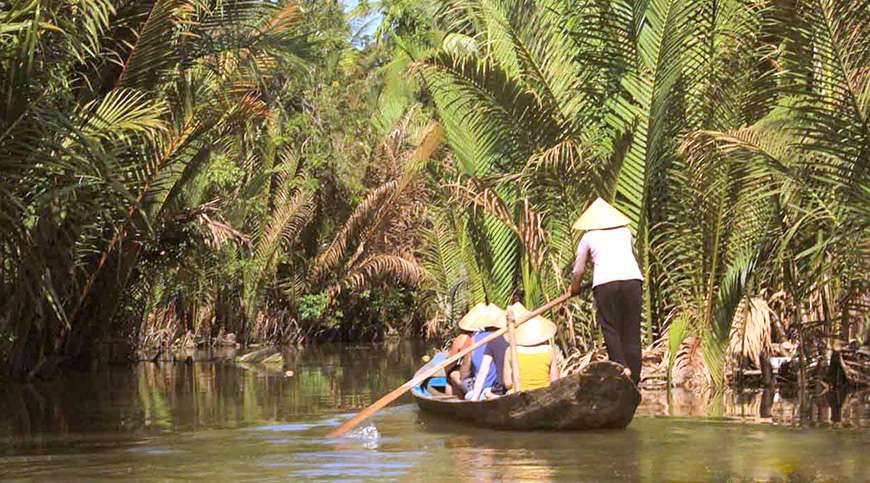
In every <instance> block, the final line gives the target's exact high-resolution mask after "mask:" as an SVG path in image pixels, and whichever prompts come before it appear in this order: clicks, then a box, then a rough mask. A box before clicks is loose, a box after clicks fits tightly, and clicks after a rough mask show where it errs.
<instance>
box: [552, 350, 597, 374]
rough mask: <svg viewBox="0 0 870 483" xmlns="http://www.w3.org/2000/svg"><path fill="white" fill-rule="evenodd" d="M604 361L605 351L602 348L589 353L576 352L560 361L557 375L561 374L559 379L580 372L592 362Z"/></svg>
mask: <svg viewBox="0 0 870 483" xmlns="http://www.w3.org/2000/svg"><path fill="white" fill-rule="evenodd" d="M606 360H607V350H606V349H605V348H604V347H599V348H597V349H595V350H592V351H589V352H581V351H576V352H574V353H573V354H571V355H570V356H568V357H567V358H565V360H563V361H562V364H561V365H560V366H559V374H561V377H565V376H570V375H571V374H575V373H578V372H580V371H582V370H583V369H585V368H586V366H588V365H589V364H592V363H593V362H598V361H606Z"/></svg>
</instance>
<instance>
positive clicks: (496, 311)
mask: <svg viewBox="0 0 870 483" xmlns="http://www.w3.org/2000/svg"><path fill="white" fill-rule="evenodd" d="M489 307H490V308H491V313H492V314H493V317H491V318H489V319H488V320H486V321H484V322H483V324H485V330H484V331H483V332H479V333H477V334H475V335H474V337H473V340H474V342H477V341H478V340H480V339H482V338H484V337H486V336H488V335H491V333H492V332H495V331H497V330H498V329H501V328H503V327H504V326H505V316H504V310H502V309H501V308H499V307H498V306H497V305H494V304H490V305H489ZM507 348H508V343H507V340H506V339H505V338H504V336H498V337H497V338H495V339H493V340H491V341H489V342H487V343H486V344H485V345H483V346H481V347H478V348H477V349H475V350H474V351H472V353H471V371H472V374H474V384H473V385H472V386H471V388H470V391H469V392H468V393H466V394H465V399H468V400H472V401H478V400H481V399H486V398H492V397H498V396H500V395H503V394H505V393H506V392H507V388H505V386H504V380H503V378H502V374H503V372H504V356H505V351H506V350H507Z"/></svg>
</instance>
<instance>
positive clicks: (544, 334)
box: [508, 302, 556, 346]
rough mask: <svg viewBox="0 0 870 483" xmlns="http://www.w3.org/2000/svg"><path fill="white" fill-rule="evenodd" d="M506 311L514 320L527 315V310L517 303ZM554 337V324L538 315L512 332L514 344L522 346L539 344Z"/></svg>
mask: <svg viewBox="0 0 870 483" xmlns="http://www.w3.org/2000/svg"><path fill="white" fill-rule="evenodd" d="M508 310H510V311H511V312H513V314H514V319H515V320H518V319H519V318H520V317H522V316H524V315H527V314H528V313H529V310H528V309H526V308H525V307H523V305H522V304H521V303H519V302H517V303H515V304H513V305H511V306H510V307H508ZM554 335H556V324H554V323H553V322H552V321H550V319H547V318H546V317H541V316H540V315H539V316H537V317H534V318H532V319H530V320H528V321H527V322H524V323H523V324H522V325H520V326H518V327H517V329H516V331H515V332H514V337H515V338H516V343H517V344H518V345H524V346H532V345H538V344H541V343H543V342H545V341H547V340H549V339H550V337H553V336H554Z"/></svg>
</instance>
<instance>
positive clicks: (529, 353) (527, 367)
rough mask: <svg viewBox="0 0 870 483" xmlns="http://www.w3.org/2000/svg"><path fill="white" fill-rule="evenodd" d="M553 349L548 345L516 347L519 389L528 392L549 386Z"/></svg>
mask: <svg viewBox="0 0 870 483" xmlns="http://www.w3.org/2000/svg"><path fill="white" fill-rule="evenodd" d="M552 361H553V348H552V347H551V346H550V344H544V345H536V346H532V347H525V346H521V345H518V346H517V362H518V366H519V369H520V389H522V390H523V391H529V390H531V389H538V388H541V387H547V386H549V385H550V363H551V362H552Z"/></svg>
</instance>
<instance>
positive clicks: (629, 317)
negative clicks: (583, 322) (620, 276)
mask: <svg viewBox="0 0 870 483" xmlns="http://www.w3.org/2000/svg"><path fill="white" fill-rule="evenodd" d="M593 294H594V296H595V306H596V307H597V308H598V313H597V314H596V318H597V319H598V325H600V326H601V330H602V331H603V332H604V344H605V345H606V346H607V355H608V356H609V357H610V360H612V361H614V362H618V363H620V364H622V365H623V366H625V367H627V368H629V369H631V379H632V380H633V381H634V383H635V384H637V383H638V382H639V381H640V363H641V352H640V305H641V298H640V280H619V281H615V282H609V283H605V284H601V285H599V286H597V287H595V288H594V289H593Z"/></svg>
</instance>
